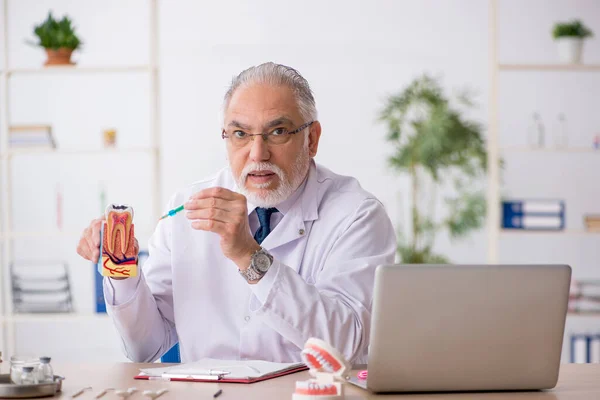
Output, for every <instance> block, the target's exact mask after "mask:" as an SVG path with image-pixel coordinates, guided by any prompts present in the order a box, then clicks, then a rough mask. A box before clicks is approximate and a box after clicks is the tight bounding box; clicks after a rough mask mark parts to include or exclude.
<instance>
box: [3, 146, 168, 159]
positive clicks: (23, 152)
mask: <svg viewBox="0 0 600 400" xmlns="http://www.w3.org/2000/svg"><path fill="white" fill-rule="evenodd" d="M157 151H158V148H156V147H129V148H127V147H125V148H114V149H47V148H39V149H36V148H32V149H14V150H9V151H7V152H3V153H0V157H1V158H6V157H12V156H18V155H27V154H51V155H56V156H59V155H111V154H131V153H150V154H151V153H156V152H157Z"/></svg>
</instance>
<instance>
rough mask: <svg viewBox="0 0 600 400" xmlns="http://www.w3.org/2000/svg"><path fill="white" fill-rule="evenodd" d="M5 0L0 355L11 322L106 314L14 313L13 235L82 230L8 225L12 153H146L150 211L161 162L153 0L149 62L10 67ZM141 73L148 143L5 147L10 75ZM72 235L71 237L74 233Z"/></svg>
mask: <svg viewBox="0 0 600 400" xmlns="http://www.w3.org/2000/svg"><path fill="white" fill-rule="evenodd" d="M10 1H11V0H4V1H3V4H4V19H3V21H2V26H3V30H2V36H3V40H4V49H5V50H6V51H4V57H3V59H2V61H1V66H0V82H1V84H2V90H1V92H0V150H1V152H0V171H1V173H0V189H1V190H0V196H1V197H0V292H1V293H2V294H1V295H0V346H1V347H0V349H2V351H3V352H4V354H5V355H10V354H14V350H15V323H17V322H35V321H57V320H58V321H70V320H73V321H75V320H80V319H83V320H85V319H87V320H90V319H106V318H107V316H106V315H105V314H94V313H92V312H90V313H77V312H76V313H49V314H13V309H12V293H11V285H10V276H9V271H8V266H9V265H10V262H11V261H12V257H13V241H14V239H17V238H45V237H48V238H50V237H61V236H63V237H64V236H70V235H76V236H79V235H80V234H81V232H69V231H37V232H17V231H13V226H12V219H11V212H10V210H11V201H12V199H11V195H12V193H11V189H12V186H11V163H12V160H13V158H14V157H19V156H22V155H34V156H37V155H51V156H53V157H63V156H74V155H86V156H90V157H95V156H101V155H109V154H123V155H127V154H133V153H142V154H143V153H146V154H150V155H151V156H152V161H151V162H152V167H151V173H152V174H153V179H152V182H153V188H152V198H153V199H152V201H153V203H152V213H153V217H156V218H157V219H158V217H159V216H160V212H161V204H160V198H161V174H160V171H161V166H160V161H161V160H160V147H159V145H160V113H159V112H160V109H159V96H160V91H159V54H158V0H147V4H148V7H149V32H148V40H149V51H150V54H149V63H148V64H147V65H123V66H77V65H75V66H49V67H37V68H13V67H11V66H10V63H9V55H8V27H7V26H8V23H9V17H8V15H9V2H10ZM114 73H118V74H123V73H127V74H146V75H147V76H148V84H149V87H150V99H149V110H150V112H149V118H150V121H149V124H150V125H149V126H150V140H151V143H150V145H149V146H147V147H131V148H115V149H56V150H46V149H9V146H8V143H9V140H8V135H9V126H10V113H9V110H10V98H9V85H10V80H11V78H12V77H14V76H31V75H36V76H39V75H41V76H43V75H48V76H50V77H51V76H53V75H58V74H60V75H67V76H71V75H86V74H89V75H90V76H91V75H97V74H114ZM76 236H75V237H76Z"/></svg>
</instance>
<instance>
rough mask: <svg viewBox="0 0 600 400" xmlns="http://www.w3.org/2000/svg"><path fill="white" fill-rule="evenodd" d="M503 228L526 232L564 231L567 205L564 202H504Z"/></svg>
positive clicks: (525, 200)
mask: <svg viewBox="0 0 600 400" xmlns="http://www.w3.org/2000/svg"><path fill="white" fill-rule="evenodd" d="M502 228H504V229H524V230H556V231H559V230H563V229H564V228H565V203H564V201H562V200H550V199H548V200H537V199H529V200H527V199H524V200H504V201H502Z"/></svg>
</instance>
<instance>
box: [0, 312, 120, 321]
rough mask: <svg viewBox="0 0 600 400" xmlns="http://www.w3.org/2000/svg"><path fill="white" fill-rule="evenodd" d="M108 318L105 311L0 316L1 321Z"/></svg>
mask: <svg viewBox="0 0 600 400" xmlns="http://www.w3.org/2000/svg"><path fill="white" fill-rule="evenodd" d="M107 318H110V317H109V316H108V314H106V313H95V314H92V313H31V314H8V315H5V316H3V317H0V321H1V322H44V321H48V322H64V321H79V320H81V319H88V320H95V319H107Z"/></svg>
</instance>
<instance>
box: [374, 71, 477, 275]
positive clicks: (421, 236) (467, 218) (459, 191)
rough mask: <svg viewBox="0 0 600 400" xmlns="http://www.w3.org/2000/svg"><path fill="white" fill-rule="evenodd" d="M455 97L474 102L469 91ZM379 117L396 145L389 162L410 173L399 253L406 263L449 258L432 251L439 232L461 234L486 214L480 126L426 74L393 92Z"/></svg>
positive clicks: (460, 101) (464, 102)
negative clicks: (407, 209)
mask: <svg viewBox="0 0 600 400" xmlns="http://www.w3.org/2000/svg"><path fill="white" fill-rule="evenodd" d="M457 100H458V104H459V105H460V106H462V107H466V108H468V107H471V106H473V103H472V102H471V100H470V99H469V95H468V94H467V93H464V94H462V95H460V96H458V99H457ZM379 120H380V121H381V122H383V123H385V124H386V126H387V141H388V142H389V143H390V144H391V146H392V148H393V154H392V155H391V156H390V157H389V158H388V162H389V165H390V167H391V168H393V169H394V170H396V171H399V172H400V173H403V174H407V175H408V177H409V179H410V187H411V204H410V214H411V217H410V223H409V224H407V225H408V228H407V227H401V231H400V232H399V234H398V240H399V243H398V247H397V252H398V255H399V256H400V258H401V260H402V262H403V263H414V264H420V263H448V262H449V260H448V259H447V258H446V257H445V256H443V255H439V254H435V253H434V251H433V247H434V241H435V236H436V234H437V233H439V232H441V231H442V230H447V232H448V233H449V234H450V237H452V238H459V237H463V236H465V235H466V234H467V233H469V232H470V231H472V230H473V229H476V228H479V227H480V226H481V225H482V224H483V221H484V219H485V212H486V205H485V197H484V194H483V189H481V188H477V182H483V178H484V175H485V171H486V167H487V152H486V150H485V145H484V140H483V138H482V127H481V126H480V125H479V124H478V123H476V122H473V121H469V120H467V119H466V118H465V117H464V115H463V112H462V111H461V110H460V109H459V108H458V107H455V106H454V105H453V104H451V102H450V100H449V99H448V98H447V97H446V95H445V94H444V92H443V90H442V88H441V87H440V84H439V82H438V81H437V80H436V79H434V78H432V77H430V76H428V75H422V76H420V77H418V78H416V79H415V80H414V81H412V82H411V83H410V84H409V85H408V86H407V87H406V88H405V89H404V90H402V91H401V92H400V93H398V94H395V95H392V96H390V97H389V98H388V99H387V102H386V104H385V106H384V108H383V109H382V110H381V112H380V116H379ZM441 191H443V192H444V193H451V195H449V196H447V197H445V198H444V199H443V201H444V202H445V204H446V207H444V208H445V211H446V212H445V213H440V212H439V208H440V207H439V201H440V200H441V199H440V198H439V197H438V193H439V192H441ZM406 228H407V229H406ZM402 229H405V231H402Z"/></svg>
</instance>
